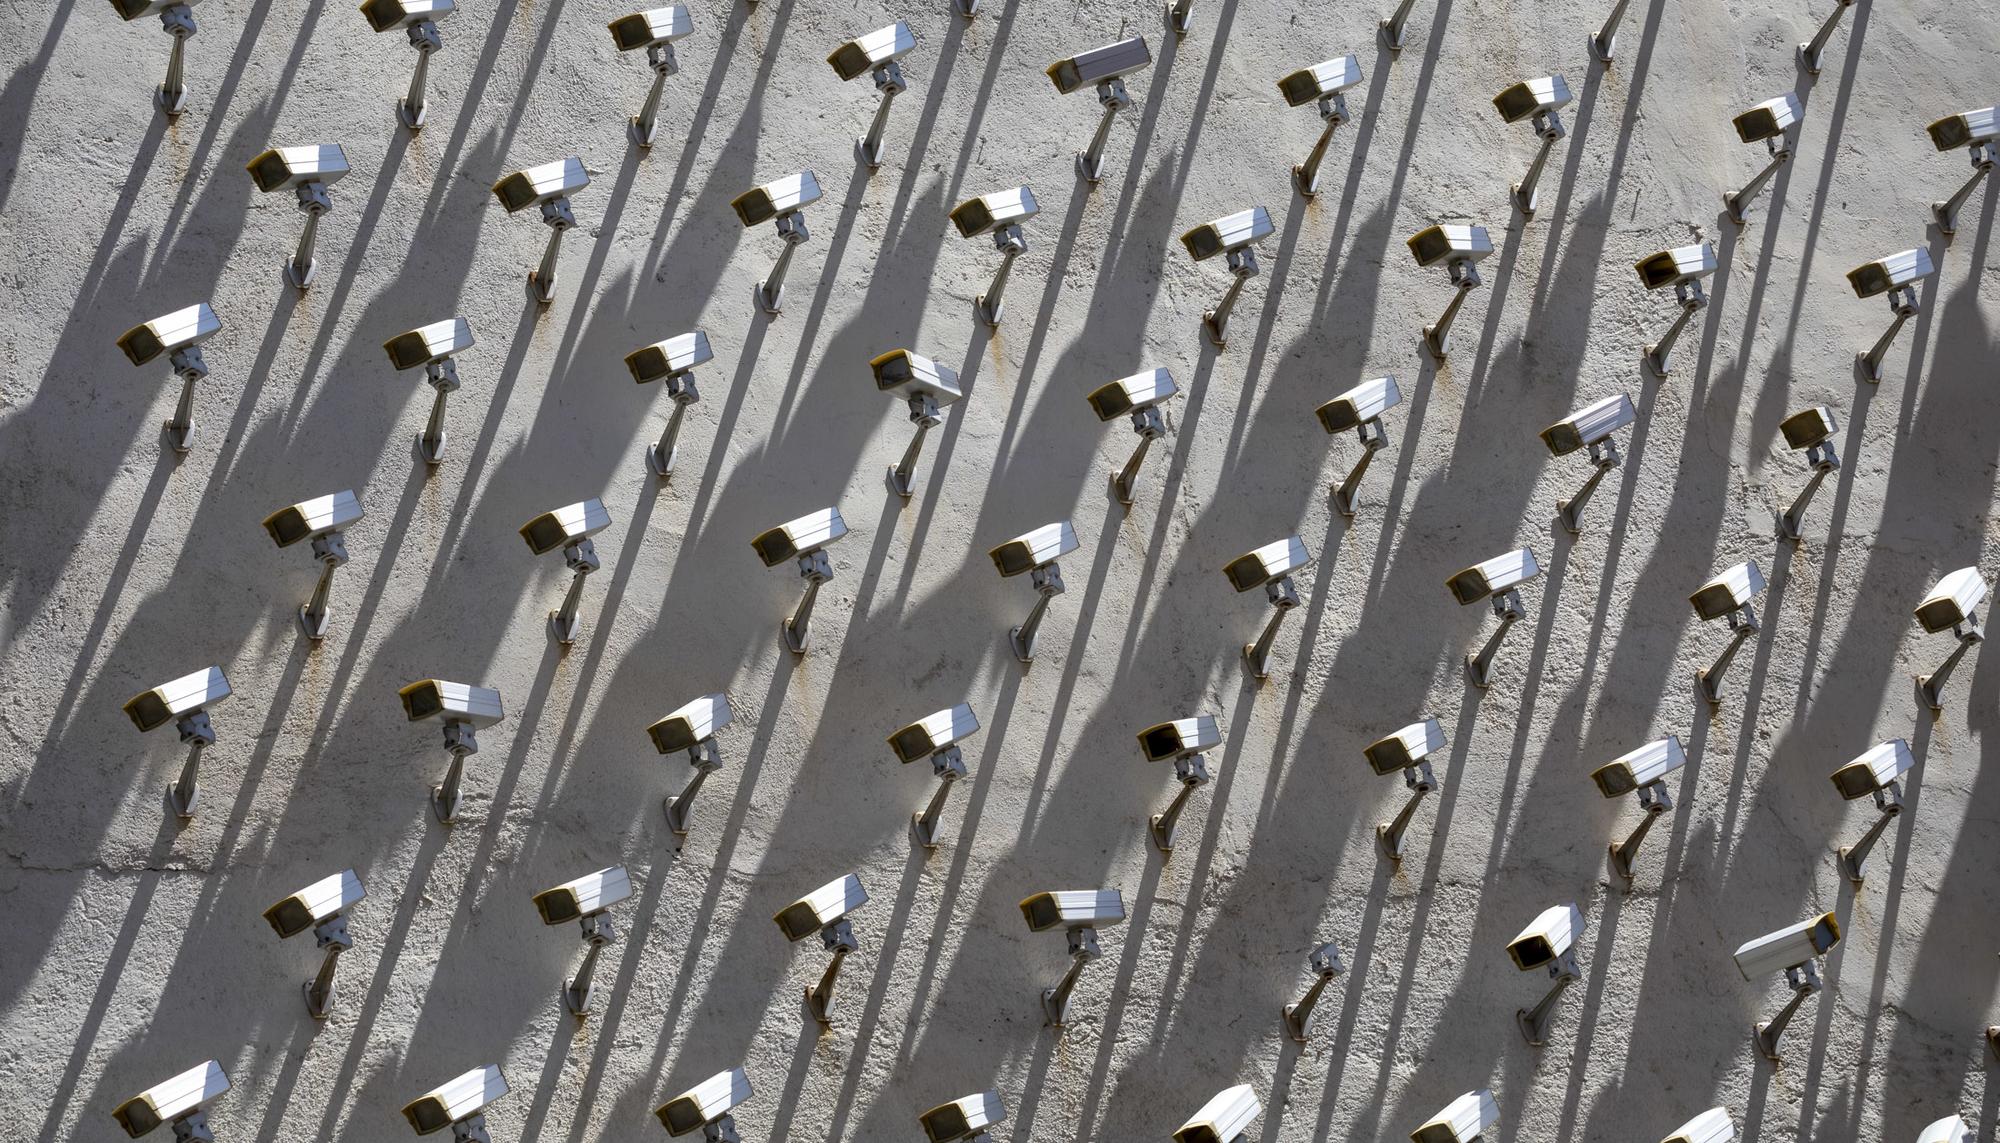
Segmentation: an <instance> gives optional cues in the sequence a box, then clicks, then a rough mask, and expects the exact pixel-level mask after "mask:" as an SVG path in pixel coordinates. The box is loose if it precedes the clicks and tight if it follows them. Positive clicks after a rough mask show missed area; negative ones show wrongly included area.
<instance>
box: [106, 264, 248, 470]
mask: <svg viewBox="0 0 2000 1143" xmlns="http://www.w3.org/2000/svg"><path fill="white" fill-rule="evenodd" d="M221 330H222V322H221V320H220V319H218V318H217V317H216V316H215V311H214V310H212V309H209V308H208V303H207V302H197V303H195V304H194V305H191V306H189V307H187V308H186V309H181V310H175V311H174V312H173V313H170V314H166V315H164V316H162V317H156V318H154V319H153V320H152V321H149V322H146V323H144V324H142V325H135V326H133V327H132V328H131V329H128V330H126V331H125V332H124V333H122V334H120V335H119V336H118V348H119V349H120V350H122V351H124V354H125V357H126V360H128V361H130V362H131V363H132V364H134V365H144V364H146V363H147V362H149V361H152V360H153V359H154V358H157V357H159V356H160V355H161V354H162V353H164V354H166V355H167V363H168V364H169V365H171V366H173V369H174V375H175V376H177V377H179V378H180V379H181V396H180V401H179V402H178V403H176V404H175V405H174V415H173V419H172V420H169V421H168V422H167V443H168V444H169V445H171V446H172V447H173V450H174V451H175V452H177V453H180V454H182V455H186V453H187V451H188V447H189V445H188V442H189V440H190V439H191V438H192V437H193V436H194V383H195V382H197V381H199V380H201V379H202V378H204V377H207V376H208V362H207V361H205V360H203V359H202V356H201V343H202V342H204V341H207V340H208V339H209V338H211V337H214V336H215V335H216V334H217V333H219V332H220V331H221Z"/></svg>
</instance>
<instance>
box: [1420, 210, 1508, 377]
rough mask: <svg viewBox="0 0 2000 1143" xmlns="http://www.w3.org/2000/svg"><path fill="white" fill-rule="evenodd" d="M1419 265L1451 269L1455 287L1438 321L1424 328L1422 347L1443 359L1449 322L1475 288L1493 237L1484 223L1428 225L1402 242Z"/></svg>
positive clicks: (1448, 350) (1447, 350)
mask: <svg viewBox="0 0 2000 1143" xmlns="http://www.w3.org/2000/svg"><path fill="white" fill-rule="evenodd" d="M1405 245H1407V246H1408V247H1409V248H1410V254H1411V255H1412V256H1414V257H1415V258H1416V260H1417V265H1418V266H1420V267H1426V268H1428V267H1431V266H1435V265H1437V264H1438V263H1440V262H1443V263H1445V265H1446V266H1447V267H1448V268H1449V269H1450V271H1451V284H1452V285H1454V286H1456V287H1458V290H1457V292H1456V293H1454V294H1453V295H1452V296H1451V301H1450V302H1449V303H1447V304H1446V306H1445V310H1444V313H1443V314H1442V315H1440V316H1439V317H1438V320H1436V321H1435V322H1432V323H1431V324H1430V325H1427V326H1425V327H1424V346H1425V347H1426V348H1428V349H1429V350H1430V351H1431V356H1432V357H1434V358H1436V359H1437V360H1439V361H1443V360H1444V359H1445V358H1446V357H1447V356H1449V355H1450V353H1451V324H1452V322H1453V321H1455V320H1456V319H1457V318H1458V310H1459V307H1460V306H1461V305H1463V304H1464V303H1465V295H1466V294H1468V293H1470V292H1471V291H1472V290H1473V289H1475V288H1477V287H1478V286H1479V284H1480V282H1479V263H1480V262H1481V261H1483V260H1485V259H1486V258H1487V257H1489V256H1490V255H1491V254H1492V253H1493V239H1491V238H1490V237H1488V236H1487V234H1486V228H1485V227H1483V226H1461V225H1457V224H1452V225H1438V226H1428V227H1425V228H1424V229H1422V230H1419V231H1417V232H1416V233H1415V234H1412V235H1411V236H1410V238H1409V240H1408V242H1406V243H1405Z"/></svg>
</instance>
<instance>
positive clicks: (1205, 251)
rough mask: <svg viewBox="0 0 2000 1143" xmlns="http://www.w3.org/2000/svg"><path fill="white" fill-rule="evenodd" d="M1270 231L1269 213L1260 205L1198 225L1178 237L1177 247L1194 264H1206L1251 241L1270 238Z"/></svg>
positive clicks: (1243, 246) (1231, 252)
mask: <svg viewBox="0 0 2000 1143" xmlns="http://www.w3.org/2000/svg"><path fill="white" fill-rule="evenodd" d="M1271 231H1272V226H1271V212H1270V211H1268V210H1266V209H1264V208H1263V207H1261V206H1253V207H1251V208H1250V209H1249V210H1239V211H1237V212H1236V213H1235V214H1227V215H1224V216H1222V217H1221V218H1218V219H1216V220H1214V221H1213V222H1204V223H1202V224H1201V225H1200V226H1197V227H1195V228H1194V229H1192V230H1190V231H1188V232H1187V233H1185V234H1182V235H1181V245H1182V246H1185V247H1187V252H1188V255H1189V256H1190V257H1192V258H1193V259H1194V260H1195V261H1197V262H1202V261H1206V260H1207V259H1209V258H1213V257H1215V256H1216V255H1217V254H1233V253H1235V252H1236V251H1238V250H1242V249H1243V248H1245V247H1247V246H1249V245H1250V244H1251V243H1253V242H1257V241H1259V240H1261V239H1264V238H1268V237H1270V234H1271Z"/></svg>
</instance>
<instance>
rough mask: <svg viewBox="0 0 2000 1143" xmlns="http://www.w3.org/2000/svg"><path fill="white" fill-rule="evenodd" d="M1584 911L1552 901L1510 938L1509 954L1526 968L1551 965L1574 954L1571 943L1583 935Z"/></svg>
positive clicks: (1518, 966) (1515, 964) (1516, 962)
mask: <svg viewBox="0 0 2000 1143" xmlns="http://www.w3.org/2000/svg"><path fill="white" fill-rule="evenodd" d="M1583 930H1584V920H1583V912H1582V910H1580V909H1578V908H1577V907H1576V906H1575V905H1551V906H1549V907H1548V908H1547V909H1544V910H1542V912H1541V914H1540V915H1539V916H1537V917H1536V918H1535V919H1534V920H1533V921H1530V922H1529V923H1528V927H1527V928H1525V929H1522V930H1521V935H1520V936H1517V937H1515V938H1514V939H1513V940H1511V941H1508V942H1507V955H1508V956H1509V957H1511V958H1512V959H1513V961H1514V967H1515V968H1518V969H1520V970H1521V971H1522V972H1531V971H1533V970H1535V969H1538V968H1548V967H1550V966H1552V965H1553V964H1554V963H1555V962H1556V961H1559V960H1561V959H1563V958H1564V957H1567V956H1570V955H1571V947H1572V946H1573V945H1574V944H1575V943H1576V939H1577V938H1578V937H1580V936H1582V935H1583Z"/></svg>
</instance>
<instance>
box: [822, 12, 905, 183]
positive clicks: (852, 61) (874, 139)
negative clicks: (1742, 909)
mask: <svg viewBox="0 0 2000 1143" xmlns="http://www.w3.org/2000/svg"><path fill="white" fill-rule="evenodd" d="M916 48H917V41H916V39H915V37H913V36H911V35H910V26H909V25H908V24H906V23H904V22H903V21H901V20H898V21H896V22H895V23H893V24H891V25H889V26H888V27H886V28H877V29H875V30H874V31H872V32H870V33H868V34H867V35H865V36H860V37H857V38H855V39H852V40H849V41H847V42H846V43H844V44H842V45H840V46H839V47H837V48H835V49H833V52H832V54H830V55H828V56H827V57H826V62H827V63H829V64H831V65H833V70H834V74H836V75H838V76H839V77H840V78H841V80H842V82H845V81H847V80H850V79H857V78H859V77H861V76H864V75H867V74H869V73H870V72H873V73H874V76H875V90H877V91H879V92H881V93H882V100H881V102H880V103H878V104H876V107H875V121H874V122H873V123H872V124H870V125H869V128H868V133H867V134H866V135H863V136H861V137H860V138H858V139H856V140H855V141H854V145H855V149H856V150H857V151H858V152H859V153H860V155H861V161H862V162H864V163H866V164H868V169H869V170H870V171H873V170H875V169H876V168H878V167H880V166H881V165H882V130H883V128H884V127H886V126H887V125H888V122H889V103H890V101H891V100H894V99H895V98H896V97H897V96H898V95H901V94H902V93H903V92H905V91H907V90H909V84H907V83H905V82H903V69H902V67H901V65H899V64H897V62H896V61H897V60H900V59H902V58H903V57H904V56H906V55H909V54H910V53H911V52H913V51H915V50H916Z"/></svg>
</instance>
